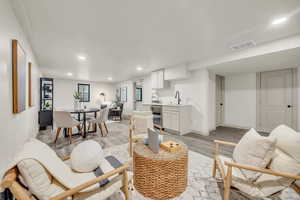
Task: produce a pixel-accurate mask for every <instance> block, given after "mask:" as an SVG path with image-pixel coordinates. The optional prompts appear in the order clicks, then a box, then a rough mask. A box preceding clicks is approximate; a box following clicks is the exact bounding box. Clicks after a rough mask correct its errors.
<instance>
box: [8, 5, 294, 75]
mask: <svg viewBox="0 0 300 200" xmlns="http://www.w3.org/2000/svg"><path fill="white" fill-rule="evenodd" d="M13 5H14V10H15V12H16V14H17V16H18V18H19V19H20V21H21V24H22V25H23V27H24V29H25V31H26V32H27V34H28V37H29V39H30V41H31V44H32V47H33V49H34V52H35V54H36V57H37V59H38V61H39V65H40V67H41V70H42V72H43V73H44V75H46V76H54V77H67V73H68V72H72V73H73V77H72V78H73V79H83V80H92V81H107V77H109V76H111V77H112V78H113V81H121V80H126V79H129V78H131V77H135V76H139V75H141V74H143V73H147V72H150V71H152V70H155V69H159V68H164V67H171V66H174V65H177V64H180V63H189V62H198V61H199V62H200V61H203V60H207V59H214V58H215V57H219V56H222V55H228V54H230V53H233V51H232V50H231V49H230V48H229V46H230V45H232V44H235V43H238V42H241V41H245V40H254V41H255V42H256V43H257V44H264V43H267V42H271V41H274V40H277V39H281V38H285V37H289V36H292V35H295V34H298V33H300V14H299V11H300V10H299V9H300V1H299V0H226V1H220V0H109V1H107V0H38V1H37V0H26V1H23V0H13ZM282 16H288V17H289V20H288V21H287V23H286V24H282V25H278V26H276V27H272V26H270V23H271V22H272V20H274V19H275V18H278V17H282ZM78 55H85V56H86V57H87V60H86V61H84V62H83V61H79V60H78V59H77V56H78ZM137 66H141V67H143V68H144V70H143V72H137V71H136V67H137Z"/></svg>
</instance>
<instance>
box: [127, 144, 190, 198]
mask: <svg viewBox="0 0 300 200" xmlns="http://www.w3.org/2000/svg"><path fill="white" fill-rule="evenodd" d="M176 142H178V143H180V145H182V148H181V150H180V151H178V152H176V153H169V152H166V151H164V150H162V149H161V150H160V152H159V153H158V154H155V153H153V152H152V151H151V150H150V149H149V148H148V147H147V146H146V145H144V144H142V143H137V144H136V145H135V148H134V152H133V167H134V186H135V188H136V189H137V190H138V192H140V193H141V194H142V195H144V196H145V197H149V198H152V199H157V200H162V199H170V198H174V197H176V196H179V195H180V194H181V193H182V192H184V191H185V189H186V186H187V178H188V174H187V172H188V150H187V147H186V145H185V144H184V143H182V142H180V141H176Z"/></svg>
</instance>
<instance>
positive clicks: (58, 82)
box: [53, 78, 116, 110]
mask: <svg viewBox="0 0 300 200" xmlns="http://www.w3.org/2000/svg"><path fill="white" fill-rule="evenodd" d="M78 83H84V84H90V92H91V96H90V102H86V103H84V105H86V106H87V107H90V108H95V107H99V106H100V105H101V102H103V101H104V99H103V97H102V96H99V94H100V92H104V93H105V95H106V96H105V100H106V101H113V100H115V94H116V88H115V86H114V84H110V83H101V82H89V81H77V80H69V79H57V78H55V79H54V87H53V92H54V108H55V109H57V110H62V109H72V108H74V97H73V94H74V93H75V92H77V91H78V88H77V85H78Z"/></svg>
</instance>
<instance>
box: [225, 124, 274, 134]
mask: <svg viewBox="0 0 300 200" xmlns="http://www.w3.org/2000/svg"><path fill="white" fill-rule="evenodd" d="M219 126H224V127H229V128H238V129H245V130H249V129H251V128H254V129H255V130H256V131H259V132H266V133H269V132H267V131H266V130H263V129H260V128H256V127H248V126H247V127H246V126H238V125H234V124H221V125H219Z"/></svg>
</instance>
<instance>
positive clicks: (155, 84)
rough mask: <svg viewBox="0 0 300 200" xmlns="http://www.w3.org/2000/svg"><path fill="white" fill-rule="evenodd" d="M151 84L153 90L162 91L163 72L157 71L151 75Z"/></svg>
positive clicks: (163, 82) (163, 83)
mask: <svg viewBox="0 0 300 200" xmlns="http://www.w3.org/2000/svg"><path fill="white" fill-rule="evenodd" d="M151 83H152V88H153V89H162V88H164V86H165V80H164V70H158V71H154V72H152V73H151Z"/></svg>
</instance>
